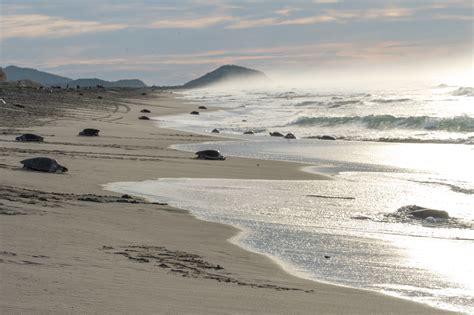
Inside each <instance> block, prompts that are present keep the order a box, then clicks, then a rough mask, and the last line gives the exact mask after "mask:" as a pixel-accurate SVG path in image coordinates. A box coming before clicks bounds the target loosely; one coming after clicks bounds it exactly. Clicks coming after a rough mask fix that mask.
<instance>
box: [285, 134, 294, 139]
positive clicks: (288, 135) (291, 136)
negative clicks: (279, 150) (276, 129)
mask: <svg viewBox="0 0 474 315" xmlns="http://www.w3.org/2000/svg"><path fill="white" fill-rule="evenodd" d="M285 139H296V137H295V135H294V134H292V133H291V132H290V133H287V134H286V136H285Z"/></svg>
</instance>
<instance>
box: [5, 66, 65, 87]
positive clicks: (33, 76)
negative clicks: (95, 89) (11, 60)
mask: <svg viewBox="0 0 474 315" xmlns="http://www.w3.org/2000/svg"><path fill="white" fill-rule="evenodd" d="M3 71H4V72H5V74H6V75H7V79H8V81H18V80H31V81H35V82H38V83H41V84H43V85H61V84H67V82H69V81H72V79H70V78H66V77H61V76H59V75H55V74H51V73H48V72H43V71H38V70H36V69H31V68H20V67H17V66H8V67H6V68H3Z"/></svg>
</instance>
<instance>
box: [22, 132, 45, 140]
mask: <svg viewBox="0 0 474 315" xmlns="http://www.w3.org/2000/svg"><path fill="white" fill-rule="evenodd" d="M15 139H16V141H21V142H43V139H44V138H43V137H41V136H38V135H35V134H32V133H25V134H22V135H21V136H19V137H16V138H15Z"/></svg>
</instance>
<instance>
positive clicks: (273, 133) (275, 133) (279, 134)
mask: <svg viewBox="0 0 474 315" xmlns="http://www.w3.org/2000/svg"><path fill="white" fill-rule="evenodd" d="M270 136H272V137H284V135H282V134H281V133H279V132H278V131H275V132H270Z"/></svg>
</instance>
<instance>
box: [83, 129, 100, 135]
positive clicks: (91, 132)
mask: <svg viewBox="0 0 474 315" xmlns="http://www.w3.org/2000/svg"><path fill="white" fill-rule="evenodd" d="M99 132H100V130H99V129H94V128H86V129H83V130H82V131H81V132H79V135H80V136H86V137H95V136H98V135H99Z"/></svg>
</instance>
